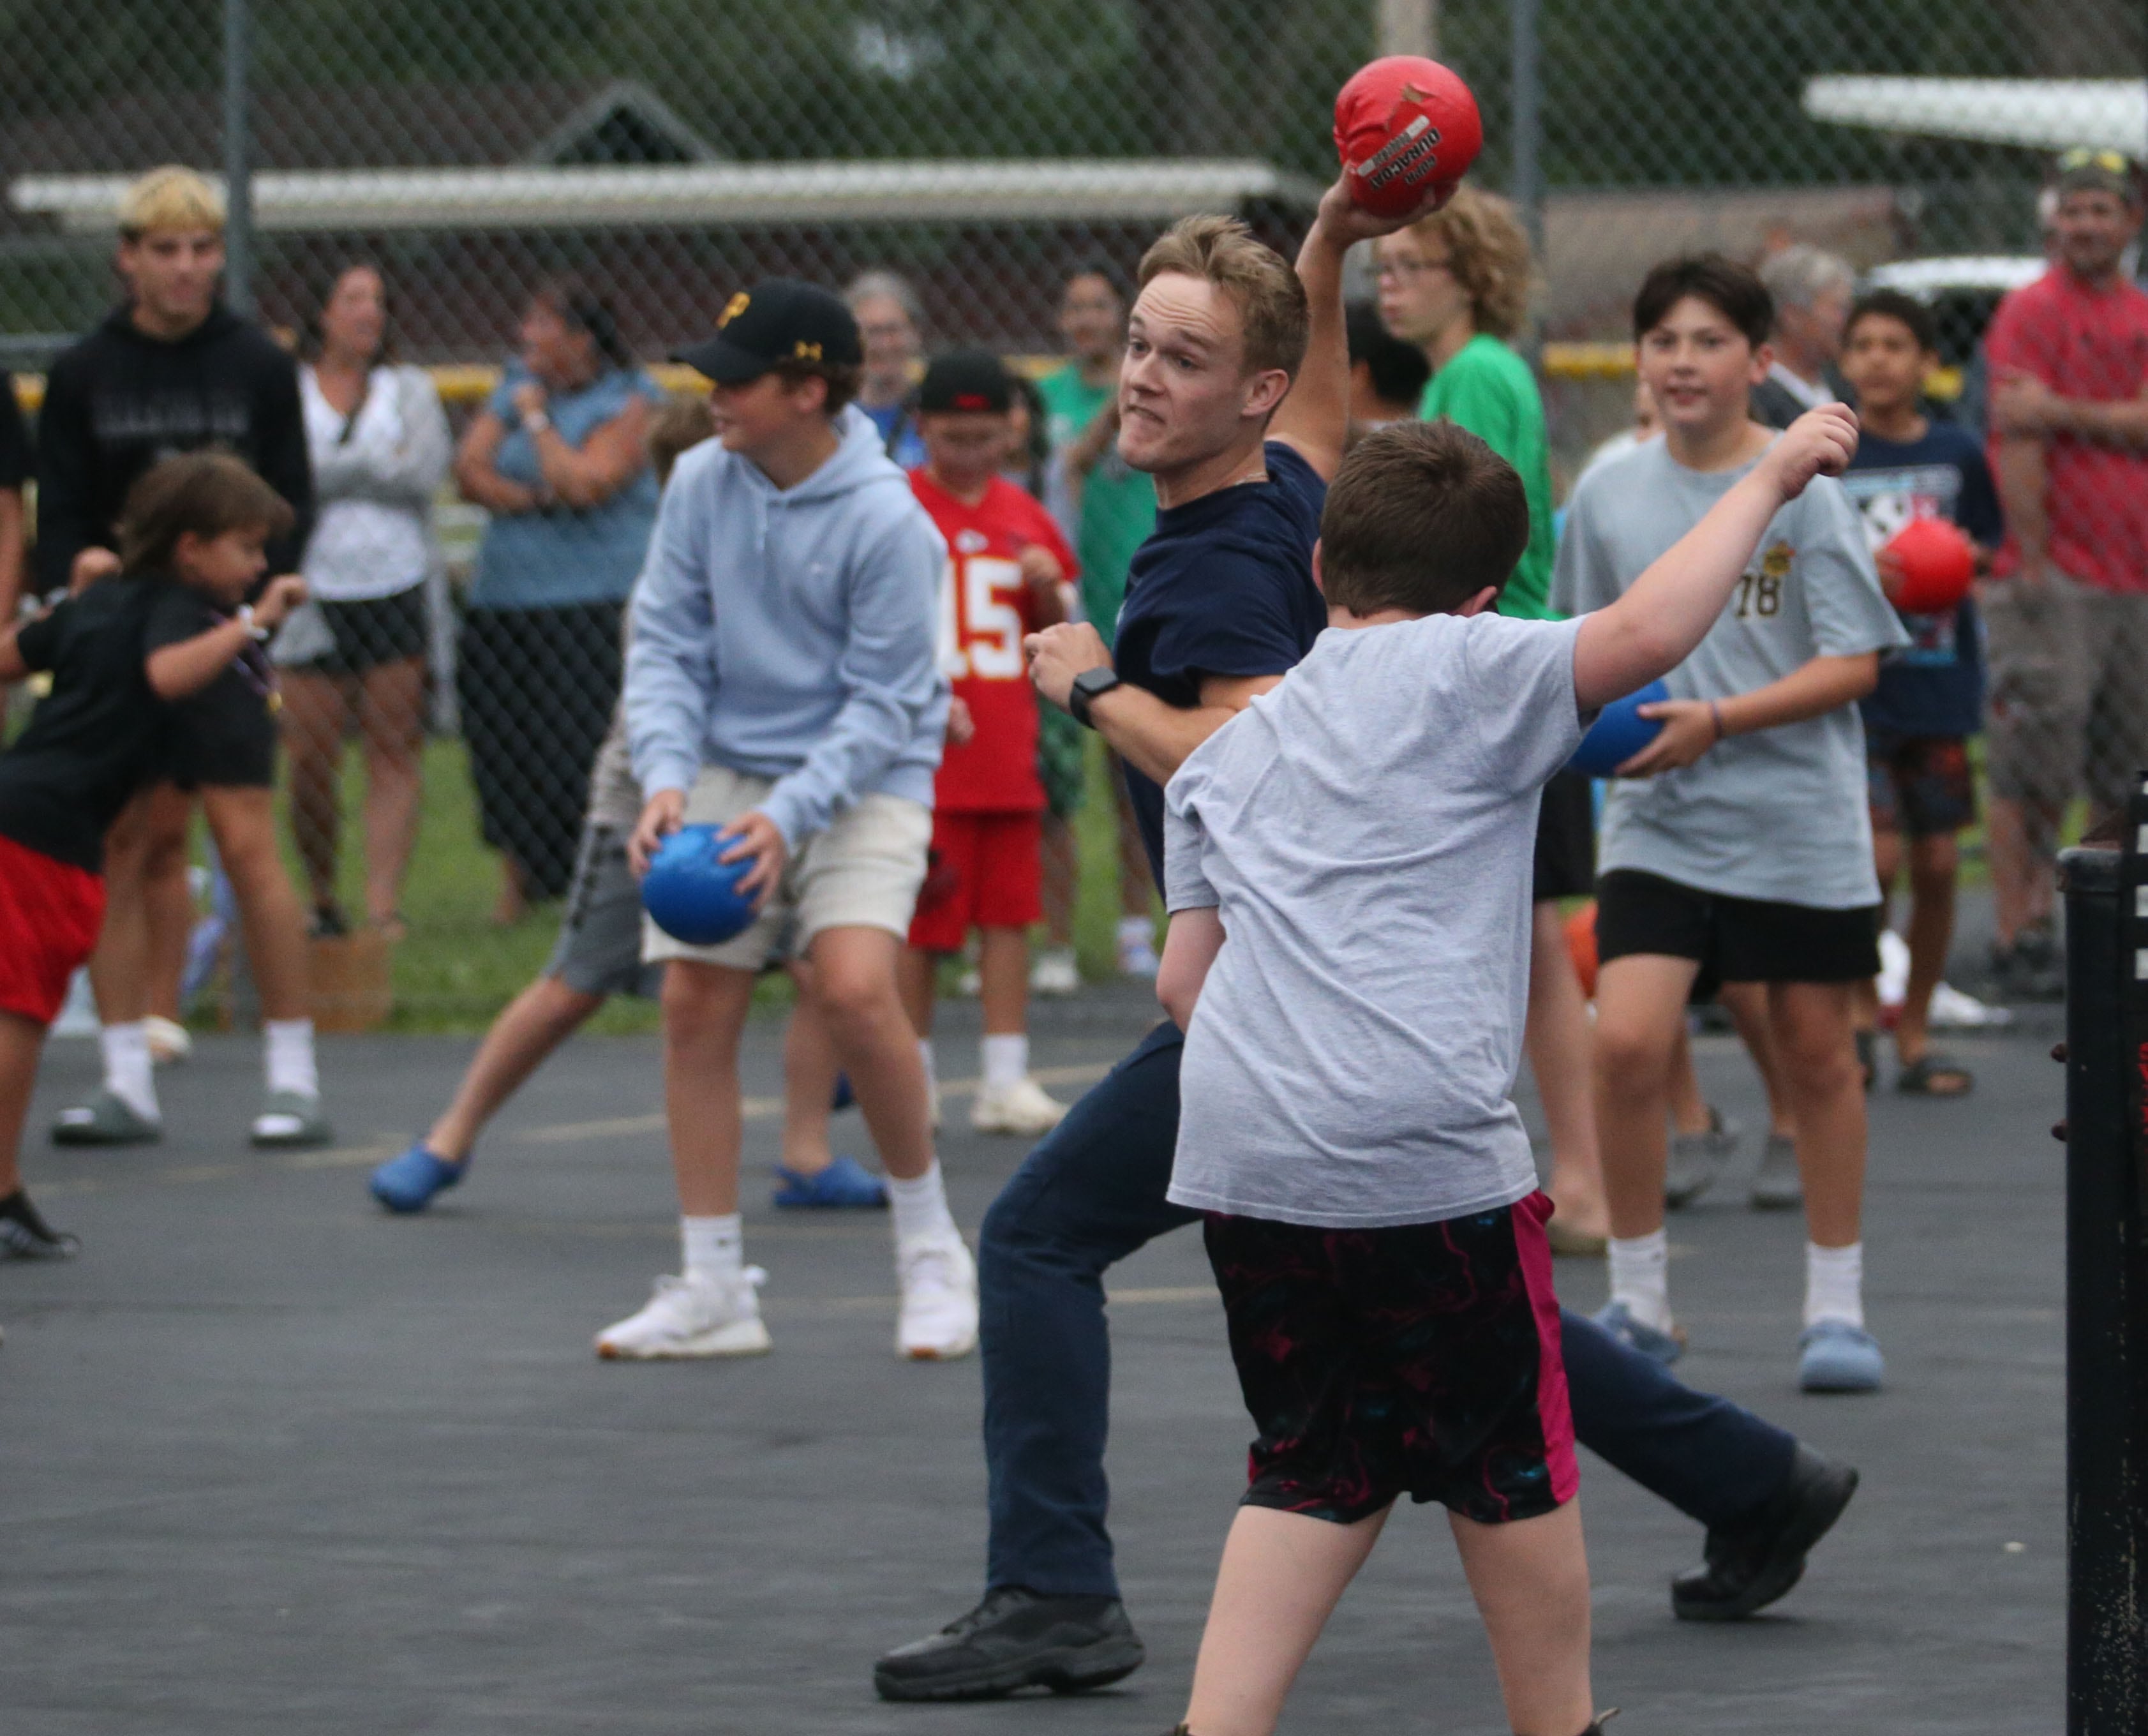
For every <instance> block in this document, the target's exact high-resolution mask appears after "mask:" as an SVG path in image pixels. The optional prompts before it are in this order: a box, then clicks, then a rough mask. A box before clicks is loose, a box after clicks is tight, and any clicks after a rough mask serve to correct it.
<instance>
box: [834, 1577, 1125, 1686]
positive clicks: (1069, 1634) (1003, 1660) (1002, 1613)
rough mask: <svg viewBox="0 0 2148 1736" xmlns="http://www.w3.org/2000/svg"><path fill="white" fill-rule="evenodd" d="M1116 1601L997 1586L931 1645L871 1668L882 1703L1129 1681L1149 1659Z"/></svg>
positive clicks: (902, 1651)
mask: <svg viewBox="0 0 2148 1736" xmlns="http://www.w3.org/2000/svg"><path fill="white" fill-rule="evenodd" d="M1147 1655H1148V1654H1147V1652H1146V1651H1145V1650H1144V1649H1143V1648H1142V1643H1141V1639H1140V1637H1139V1636H1138V1635H1137V1634H1136V1633H1135V1632H1134V1628H1133V1623H1132V1622H1130V1621H1128V1620H1127V1608H1126V1605H1125V1604H1123V1603H1121V1602H1120V1601H1119V1600H1118V1599H1117V1598H1046V1597H1041V1596H1039V1595H1038V1594H1037V1593H1035V1592H1033V1591H1030V1590H1028V1589H1027V1588H1025V1587H1022V1586H1019V1585H1010V1586H1002V1587H1001V1588H999V1589H998V1590H996V1591H993V1592H988V1593H986V1594H985V1601H984V1602H983V1603H980V1604H978V1605H977V1607H976V1608H975V1609H973V1610H971V1612H970V1613H968V1614H967V1615H966V1616H962V1617H961V1618H958V1619H956V1620H955V1621H951V1622H950V1623H948V1624H947V1625H946V1627H944V1628H941V1630H940V1631H939V1632H938V1633H936V1634H934V1635H933V1636H932V1637H931V1638H930V1639H921V1640H919V1641H917V1642H916V1643H915V1644H912V1645H906V1646H901V1647H899V1648H896V1650H894V1651H892V1652H890V1653H888V1654H887V1655H886V1657H885V1658H881V1660H880V1662H879V1663H876V1664H875V1665H874V1666H873V1686H874V1687H875V1688H878V1689H879V1690H880V1695H881V1698H882V1699H886V1700H990V1699H996V1698H999V1697H1000V1696H1001V1694H1007V1693H1014V1692H1015V1690H1016V1689H1017V1688H1050V1689H1051V1691H1052V1692H1053V1693H1081V1692H1082V1690H1083V1689H1084V1688H1102V1687H1104V1686H1105V1685H1106V1684H1107V1683H1112V1682H1117V1681H1118V1680H1120V1679H1122V1678H1124V1677H1127V1676H1131V1675H1132V1673H1134V1672H1135V1671H1136V1670H1137V1669H1139V1668H1141V1666H1142V1659H1143V1658H1146V1657H1147Z"/></svg>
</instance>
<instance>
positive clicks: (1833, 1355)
mask: <svg viewBox="0 0 2148 1736" xmlns="http://www.w3.org/2000/svg"><path fill="white" fill-rule="evenodd" d="M1886 1373H1887V1359H1886V1358H1885V1357H1883V1356H1881V1355H1880V1341H1879V1340H1878V1339H1877V1338H1875V1337H1873V1336H1872V1334H1871V1333H1869V1332H1866V1331H1865V1330H1864V1327H1861V1326H1852V1325H1851V1324H1850V1323H1849V1322H1848V1321H1846V1320H1815V1321H1814V1322H1813V1323H1812V1324H1811V1325H1810V1326H1809V1327H1806V1328H1805V1329H1804V1332H1802V1333H1801V1334H1799V1338H1798V1388H1799V1391H1800V1392H1878V1391H1879V1390H1880V1382H1881V1381H1882V1380H1883V1379H1885V1377H1886Z"/></svg>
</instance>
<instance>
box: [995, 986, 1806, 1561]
mask: <svg viewBox="0 0 2148 1736" xmlns="http://www.w3.org/2000/svg"><path fill="white" fill-rule="evenodd" d="M1181 1042H1182V1039H1181V1037H1180V1036H1179V1033H1178V1031H1177V1028H1176V1027H1175V1026H1172V1025H1169V1024H1163V1025H1159V1026H1157V1028H1156V1029H1155V1030H1154V1031H1151V1032H1150V1033H1149V1034H1148V1035H1147V1036H1146V1037H1144V1038H1142V1041H1141V1043H1140V1045H1139V1046H1137V1048H1136V1049H1135V1050H1134V1051H1133V1053H1132V1054H1131V1055H1129V1056H1127V1058H1126V1059H1125V1060H1124V1061H1121V1062H1120V1063H1119V1065H1118V1066H1117V1067H1115V1068H1114V1069H1113V1070H1112V1072H1111V1074H1110V1076H1108V1077H1107V1078H1105V1079H1104V1080H1103V1081H1101V1082H1100V1083H1099V1084H1098V1085H1097V1086H1096V1088H1095V1089H1094V1090H1092V1091H1090V1092H1089V1093H1088V1094H1087V1096H1084V1097H1083V1098H1082V1100H1081V1101H1079V1102H1077V1104H1076V1105H1075V1106H1073V1108H1072V1109H1071V1110H1070V1111H1068V1112H1067V1115H1066V1119H1065V1120H1064V1121H1061V1122H1060V1124H1059V1126H1057V1127H1056V1128H1055V1129H1054V1130H1053V1131H1052V1132H1051V1134H1050V1135H1048V1136H1046V1139H1045V1141H1044V1142H1043V1143H1042V1144H1041V1145H1040V1146H1037V1147H1036V1150H1035V1151H1031V1153H1030V1154H1029V1156H1028V1157H1027V1158H1026V1160H1025V1161H1024V1162H1023V1163H1022V1166H1021V1168H1020V1169H1019V1170H1017V1171H1016V1172H1015V1174H1014V1177H1013V1178H1012V1179H1011V1181H1009V1182H1008V1183H1007V1185H1006V1188H1005V1189H1004V1190H1003V1191H1002V1192H1001V1194H1000V1197H999V1198H998V1199H997V1200H996V1201H995V1202H993V1205H992V1209H991V1211H990V1212H988V1213H986V1217H985V1226H984V1234H983V1236H982V1237H981V1241H980V1244H979V1258H978V1269H979V1276H980V1279H981V1284H982V1288H983V1322H982V1328H983V1349H984V1364H985V1458H986V1465H987V1467H988V1468H989V1470H990V1473H991V1551H990V1555H989V1558H988V1561H987V1566H986V1576H987V1577H986V1583H987V1584H988V1586H990V1587H992V1588H997V1587H1000V1586H1007V1585H1022V1586H1026V1587H1028V1588H1030V1589H1031V1590H1032V1591H1036V1592H1041V1593H1046V1594H1050V1595H1058V1596H1077V1595H1089V1596H1102V1597H1117V1595H1118V1580H1117V1576H1116V1575H1115V1574H1114V1573H1113V1572H1112V1538H1111V1533H1109V1532H1108V1531H1107V1530H1106V1529H1105V1527H1104V1516H1105V1512H1106V1510H1107V1507H1108V1506H1109V1504H1110V1489H1109V1488H1108V1486H1107V1483H1106V1482H1105V1480H1104V1441H1105V1435H1106V1432H1107V1428H1108V1426H1109V1413H1110V1405H1111V1383H1112V1345H1111V1337H1110V1334H1109V1332H1108V1331H1107V1328H1106V1326H1105V1322H1104V1287H1103V1276H1104V1273H1105V1272H1106V1271H1107V1269H1109V1268H1110V1267H1112V1266H1115V1265H1117V1263H1118V1262H1120V1261H1121V1260H1123V1259H1124V1258H1126V1257H1127V1255H1128V1254H1131V1253H1132V1252H1134V1250H1135V1249H1137V1248H1138V1247H1142V1245H1143V1244H1144V1243H1145V1242H1150V1241H1152V1240H1153V1239H1154V1238H1155V1237H1158V1236H1161V1235H1163V1234H1164V1233H1165V1232H1167V1231H1171V1230H1175V1229H1177V1228H1179V1227H1181V1226H1182V1225H1184V1224H1189V1223H1192V1222H1193V1221H1194V1219H1195V1217H1197V1215H1198V1214H1197V1213H1195V1212H1189V1211H1187V1210H1186V1209H1185V1208H1184V1207H1179V1206H1174V1205H1172V1203H1171V1202H1170V1201H1169V1200H1167V1199H1166V1198H1165V1197H1164V1190H1165V1189H1166V1187H1167V1186H1168V1185H1169V1183H1170V1180H1171V1160H1172V1151H1173V1148H1174V1147H1175V1146H1176V1145H1177V1138H1178V1057H1179V1051H1180V1046H1181ZM1560 1318H1561V1322H1562V1324H1563V1329H1564V1331H1563V1346H1564V1349H1565V1352H1566V1377H1567V1384H1568V1388H1569V1390H1570V1392H1571V1394H1572V1398H1573V1427H1574V1432H1575V1433H1576V1434H1577V1435H1578V1437H1580V1439H1581V1442H1582V1444H1583V1446H1585V1447H1587V1448H1589V1449H1590V1450H1591V1451H1592V1452H1594V1453H1597V1454H1598V1455H1599V1456H1600V1457H1601V1458H1603V1459H1604V1460H1605V1461H1607V1462H1608V1463H1609V1464H1610V1465H1612V1466H1613V1467H1614V1468H1615V1469H1617V1470H1619V1471H1621V1472H1623V1473H1625V1474H1626V1475H1627V1476H1629V1477H1630V1478H1633V1479H1634V1481H1635V1482H1636V1483H1639V1484H1640V1485H1641V1486H1642V1487H1643V1488H1645V1489H1647V1490H1648V1491H1649V1493H1652V1494H1655V1495H1659V1496H1660V1497H1662V1498H1663V1499H1664V1500H1665V1501H1668V1502H1669V1503H1671V1505H1672V1506H1674V1507H1675V1508H1679V1510H1680V1511H1681V1512H1683V1513H1687V1514H1689V1515H1690V1516H1691V1517H1692V1518H1695V1519H1698V1520H1699V1522H1700V1523H1702V1524H1704V1525H1709V1526H1714V1525H1722V1524H1727V1523H1734V1522H1735V1521H1736V1520H1738V1519H1739V1518H1743V1517H1744V1516H1746V1515H1748V1514H1750V1513H1753V1512H1754V1510H1755V1509H1757V1508H1759V1507H1760V1506H1761V1504H1762V1503H1764V1502H1766V1501H1767V1500H1768V1499H1769V1498H1770V1497H1772V1496H1774V1494H1775V1493H1777V1492H1778V1491H1779V1489H1780V1488H1782V1486H1783V1483H1784V1479H1785V1478H1788V1477H1789V1471H1790V1460H1791V1454H1792V1452H1793V1450H1794V1448H1795V1446H1796V1442H1795V1440H1794V1438H1793V1437H1791V1436H1789V1434H1786V1433H1785V1432H1784V1431H1783V1430H1781V1429H1779V1428H1777V1427H1774V1426H1773V1425H1772V1424H1770V1423H1767V1422H1762V1421H1761V1420H1760V1419H1759V1417H1756V1416H1754V1414H1753V1413H1752V1412H1749V1411H1747V1410H1744V1409H1741V1408H1740V1407H1739V1406H1737V1405H1734V1404H1732V1403H1731V1402H1729V1400H1728V1399H1723V1398H1716V1397H1710V1396H1709V1395H1708V1394H1706V1393H1704V1392H1694V1391H1692V1390H1691V1389H1690V1388H1689V1387H1684V1386H1681V1385H1680V1384H1679V1382H1678V1381H1677V1380H1675V1379H1674V1378H1673V1377H1672V1376H1671V1375H1670V1374H1669V1372H1667V1371H1666V1370H1664V1369H1663V1368H1662V1367H1659V1366H1658V1365H1657V1364H1656V1363H1654V1362H1650V1361H1649V1359H1648V1358H1647V1357H1644V1356H1640V1355H1638V1354H1636V1353H1635V1352H1633V1351H1630V1350H1629V1349H1627V1348H1626V1347H1624V1345H1622V1344H1620V1343H1619V1342H1618V1341H1617V1340H1616V1339H1615V1338H1613V1337H1611V1336H1610V1335H1609V1334H1608V1333H1607V1332H1603V1331H1602V1330H1601V1329H1600V1328H1598V1327H1597V1326H1595V1325H1594V1324H1593V1322H1590V1321H1588V1320H1587V1319H1585V1318H1583V1317H1582V1316H1580V1315H1578V1314H1574V1313H1571V1312H1562V1313H1561V1316H1560Z"/></svg>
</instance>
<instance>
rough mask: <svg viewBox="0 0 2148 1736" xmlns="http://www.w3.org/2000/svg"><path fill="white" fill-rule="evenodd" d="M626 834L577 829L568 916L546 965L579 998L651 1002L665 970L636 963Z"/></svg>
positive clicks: (637, 911) (636, 907) (634, 890)
mask: <svg viewBox="0 0 2148 1736" xmlns="http://www.w3.org/2000/svg"><path fill="white" fill-rule="evenodd" d="M627 836H628V833H627V831H626V830H625V829H621V828H617V827H613V826H609V825H585V826H584V827H583V828H582V841H581V846H580V849H578V850H576V851H575V878H574V881H573V883H572V884H571V885H570V886H569V887H568V888H567V913H566V915H565V917H564V918H562V919H561V921H560V939H559V942H558V944H557V945H556V946H554V947H553V948H552V956H551V959H550V961H549V962H548V963H547V964H546V965H545V975H546V976H556V977H557V978H558V979H559V980H560V981H561V982H564V983H565V984H566V986H568V987H569V988H570V989H572V990H574V991H575V993H576V994H578V995H640V996H645V998H647V999H649V1000H652V1001H653V1000H655V998H656V996H657V995H658V994H659V993H660V991H662V989H663V986H664V967H663V966H661V965H645V964H644V963H642V961H641V888H640V886H637V885H635V879H634V870H633V869H632V868H631V867H630V866H629V865H628V864H627V860H626V840H627Z"/></svg>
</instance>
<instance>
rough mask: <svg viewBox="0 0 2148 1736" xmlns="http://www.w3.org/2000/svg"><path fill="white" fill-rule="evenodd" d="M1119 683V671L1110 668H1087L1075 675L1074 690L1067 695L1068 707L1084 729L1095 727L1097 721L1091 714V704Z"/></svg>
mask: <svg viewBox="0 0 2148 1736" xmlns="http://www.w3.org/2000/svg"><path fill="white" fill-rule="evenodd" d="M1117 685H1119V678H1118V675H1117V671H1115V670H1109V669H1085V670H1082V673H1081V674H1080V675H1077V676H1075V678H1074V687H1073V690H1072V691H1071V692H1070V693H1069V694H1068V695H1066V709H1067V710H1069V711H1070V712H1071V713H1072V714H1073V716H1074V721H1075V722H1077V724H1080V725H1082V727H1083V728H1084V729H1090V730H1093V729H1095V728H1096V727H1097V721H1096V720H1095V719H1094V718H1092V717H1091V716H1090V715H1089V708H1090V706H1092V705H1094V704H1096V702H1097V700H1100V699H1102V697H1103V696H1104V695H1106V694H1107V693H1109V692H1110V691H1111V690H1112V689H1113V688H1114V687H1117Z"/></svg>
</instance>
